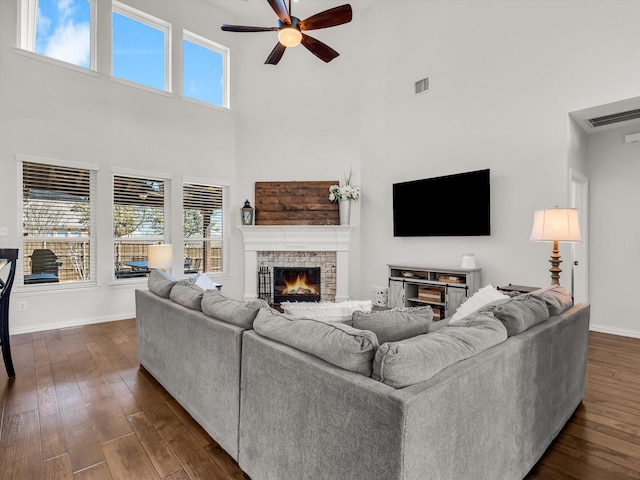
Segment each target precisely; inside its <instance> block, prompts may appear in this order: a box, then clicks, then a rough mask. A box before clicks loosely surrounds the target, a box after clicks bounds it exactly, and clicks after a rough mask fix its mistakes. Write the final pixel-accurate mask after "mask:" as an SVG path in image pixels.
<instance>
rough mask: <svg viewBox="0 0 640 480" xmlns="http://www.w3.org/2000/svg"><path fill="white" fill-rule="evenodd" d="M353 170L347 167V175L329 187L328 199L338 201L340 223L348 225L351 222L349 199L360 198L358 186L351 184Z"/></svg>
mask: <svg viewBox="0 0 640 480" xmlns="http://www.w3.org/2000/svg"><path fill="white" fill-rule="evenodd" d="M352 177H353V170H351V169H349V176H346V175H345V177H344V182H342V183H341V184H340V185H331V186H330V187H329V200H330V201H332V202H339V205H340V225H349V223H350V222H351V200H353V201H355V202H357V201H358V200H360V186H359V185H353V184H352V183H351V182H352Z"/></svg>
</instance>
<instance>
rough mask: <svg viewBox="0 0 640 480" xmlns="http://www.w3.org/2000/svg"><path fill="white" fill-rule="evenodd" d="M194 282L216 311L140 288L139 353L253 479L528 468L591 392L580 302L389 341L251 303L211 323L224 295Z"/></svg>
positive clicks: (469, 475) (585, 311) (499, 309)
mask: <svg viewBox="0 0 640 480" xmlns="http://www.w3.org/2000/svg"><path fill="white" fill-rule="evenodd" d="M174 288H175V287H174ZM172 291H173V290H172ZM196 293H197V292H196ZM199 293H200V295H201V299H200V301H201V305H202V309H203V310H205V311H207V312H208V314H209V315H207V314H205V313H203V312H202V311H197V309H192V308H193V307H196V306H197V305H196V304H197V302H194V303H192V304H190V306H191V307H192V308H187V307H184V306H182V305H180V304H178V303H176V302H175V301H174V300H171V299H167V298H162V297H160V296H159V295H157V294H155V293H152V292H147V291H142V290H139V291H137V292H136V310H137V326H138V347H139V359H140V363H141V364H142V365H143V366H144V367H145V368H146V369H147V370H148V371H149V372H150V373H151V374H152V375H153V376H154V377H155V378H156V379H157V380H158V381H159V382H160V383H161V384H162V385H163V386H164V387H165V388H166V389H167V390H168V391H169V393H170V394H171V395H173V396H174V397H175V398H176V399H177V400H178V401H179V402H180V403H181V404H182V405H183V406H184V407H185V409H186V410H187V411H189V412H190V413H191V415H192V416H193V417H194V418H195V419H196V421H198V422H199V423H200V424H201V425H202V426H203V428H205V430H206V431H207V432H208V433H209V434H210V435H211V436H212V437H213V438H214V439H215V440H216V441H217V442H218V443H219V444H220V445H221V446H222V447H223V448H224V449H225V450H226V451H227V452H228V453H229V454H230V455H231V456H232V457H233V458H234V459H236V461H237V462H238V464H239V466H240V467H241V468H242V470H243V471H245V472H246V473H247V474H248V475H249V476H250V477H251V478H252V479H253V480H289V479H290V480H294V479H295V480H303V479H308V480H322V479H326V480H347V479H353V480H360V479H362V480H365V479H366V480H368V479H370V478H381V479H384V480H418V479H421V480H422V479H455V480H461V479H463V480H464V479H491V480H499V479H505V480H511V479H521V478H523V477H524V476H525V475H526V474H527V473H528V471H529V470H530V469H531V468H532V467H533V466H534V465H535V463H536V462H537V461H538V459H539V458H540V457H541V455H542V454H543V453H544V451H545V450H546V448H547V447H548V446H549V445H550V443H551V442H552V441H553V439H554V438H555V437H556V435H557V434H558V433H559V432H560V430H561V429H562V427H563V426H564V424H565V423H566V422H567V420H568V419H569V418H570V417H571V415H572V413H573V412H574V410H575V409H576V408H577V407H578V405H579V404H580V402H581V400H582V397H583V393H584V381H585V371H586V359H587V336H588V326H589V306H588V305H586V304H582V305H576V306H568V305H565V306H564V307H562V308H557V307H558V306H557V305H554V304H553V299H552V301H551V304H549V305H548V307H549V309H550V310H551V312H550V313H549V309H548V310H547V315H546V317H545V318H543V319H540V318H538V317H539V313H537V311H536V309H538V311H539V310H540V299H539V298H537V299H536V298H534V299H531V300H528V299H527V298H523V299H519V300H515V299H513V300H509V301H507V302H504V304H497V305H496V304H494V305H490V306H488V307H486V308H484V309H483V310H482V311H480V312H476V313H475V314H474V315H472V316H468V317H465V318H464V319H462V320H458V321H457V322H451V324H450V325H447V326H444V327H442V328H439V329H438V330H437V331H435V332H434V331H433V330H435V329H431V330H430V333H427V334H422V335H418V336H415V337H412V338H408V339H401V340H397V341H395V342H388V343H384V344H383V345H382V346H380V345H379V343H378V342H377V335H376V334H375V333H372V332H371V331H367V330H361V329H355V328H353V327H352V326H349V325H338V324H326V323H324V322H318V321H315V320H304V319H291V318H287V317H284V316H282V315H281V314H279V313H277V312H275V311H272V310H270V309H269V308H268V307H264V306H263V307H262V308H260V305H259V304H256V303H255V302H254V303H251V308H249V309H248V310H247V306H246V305H243V304H242V302H237V301H236V302H237V304H236V305H234V304H233V303H231V304H229V302H233V301H232V300H231V299H228V298H227V299H225V301H226V302H227V303H226V304H225V305H224V309H222V311H223V313H224V315H222V316H224V317H225V320H221V319H218V318H213V316H215V314H216V311H220V310H216V308H213V309H212V308H206V305H207V304H211V298H214V297H215V299H216V301H217V302H221V300H220V299H221V298H224V297H223V296H222V295H221V294H220V293H219V292H217V293H214V292H209V291H206V292H199ZM536 302H537V303H536ZM183 303H188V302H183ZM223 303H224V302H223ZM542 305H544V302H542ZM234 308H239V309H242V310H238V311H239V312H240V314H241V315H242V318H243V323H242V325H243V326H238V325H233V324H231V323H229V320H230V319H231V318H233V316H234V314H233V312H234ZM545 308H547V307H545ZM565 308H568V309H565ZM514 309H516V310H518V309H519V310H518V311H525V314H524V317H522V316H521V315H520V313H518V312H516V313H515V314H514ZM251 315H254V316H256V315H257V318H256V320H255V322H253V327H254V329H250V328H246V327H249V326H250V323H251V322H250V318H251ZM519 315H520V316H519ZM527 316H528V317H527ZM534 317H535V318H534ZM523 318H524V320H523ZM527 318H529V319H528V320H527ZM531 319H533V320H531ZM403 321H404V320H403ZM421 321H422V320H421ZM441 322H442V321H441ZM441 322H438V325H442V323H441ZM373 323H375V322H373ZM421 328H422V327H421ZM411 329H413V330H415V325H412V326H410V328H409V330H411ZM374 330H375V329H374ZM507 331H509V335H508V333H507ZM380 335H381V336H383V334H382V333H380ZM434 352H435V353H434ZM447 358H449V360H447ZM407 362H409V363H411V362H414V363H412V364H410V365H409V366H408V367H407V368H404V367H403V365H405V367H406V363H407ZM416 362H417V363H416ZM420 362H422V365H421V363H420ZM391 367H393V368H391ZM403 368H404V369H403ZM416 372H418V373H416ZM369 373H370V375H369ZM394 382H395V384H396V385H405V386H402V387H401V388H397V387H396V386H392V385H393V384H394Z"/></svg>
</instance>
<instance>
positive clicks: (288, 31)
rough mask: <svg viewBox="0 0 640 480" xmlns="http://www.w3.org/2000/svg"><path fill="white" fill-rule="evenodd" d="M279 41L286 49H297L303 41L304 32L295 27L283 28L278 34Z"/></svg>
mask: <svg viewBox="0 0 640 480" xmlns="http://www.w3.org/2000/svg"><path fill="white" fill-rule="evenodd" d="M278 41H279V42H280V43H281V44H282V45H284V46H285V47H297V46H298V45H300V42H301V41H302V32H300V30H298V29H297V28H293V27H284V28H281V29H280V31H279V32H278Z"/></svg>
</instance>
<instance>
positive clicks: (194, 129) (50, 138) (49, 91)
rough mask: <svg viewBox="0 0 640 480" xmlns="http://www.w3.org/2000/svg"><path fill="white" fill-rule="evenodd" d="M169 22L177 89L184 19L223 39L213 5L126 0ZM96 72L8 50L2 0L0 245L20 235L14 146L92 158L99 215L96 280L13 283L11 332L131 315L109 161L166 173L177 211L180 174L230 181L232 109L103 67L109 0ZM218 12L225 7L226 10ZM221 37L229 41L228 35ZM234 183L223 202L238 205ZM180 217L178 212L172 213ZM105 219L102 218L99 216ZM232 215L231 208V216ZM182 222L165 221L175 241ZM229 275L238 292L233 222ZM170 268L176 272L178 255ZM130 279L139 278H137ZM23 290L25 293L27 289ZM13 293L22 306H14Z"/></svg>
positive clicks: (8, 18)
mask: <svg viewBox="0 0 640 480" xmlns="http://www.w3.org/2000/svg"><path fill="white" fill-rule="evenodd" d="M127 3H129V4H131V5H132V6H134V7H136V8H139V9H140V10H143V11H145V12H147V13H150V14H152V15H155V16H157V17H159V18H162V19H164V20H167V21H169V22H171V23H172V24H173V28H174V35H173V46H174V48H173V51H174V59H173V60H174V68H175V69H177V75H175V77H174V88H175V91H177V92H181V80H180V75H181V74H180V71H181V70H180V57H181V48H182V47H181V45H182V41H181V37H182V28H186V29H188V30H190V31H192V32H194V33H197V34H200V35H203V36H206V37H208V38H211V39H212V40H214V41H217V42H219V43H226V44H227V45H229V43H230V41H232V39H231V38H228V37H226V36H223V35H222V32H220V31H219V28H218V25H219V24H220V23H222V16H223V14H222V13H221V12H218V11H217V10H215V9H214V8H211V7H210V6H209V5H207V4H205V3H203V2H201V1H198V0H186V1H185V0H183V1H181V2H179V3H180V5H179V8H176V6H177V5H176V3H177V2H157V1H149V0H147V1H134V0H131V1H129V2H127ZM98 8H99V11H98V30H97V31H98V37H99V42H98V46H99V51H98V68H99V72H98V74H97V75H88V74H84V73H79V72H77V71H74V70H71V69H69V68H65V67H61V66H59V65H56V64H52V63H50V62H45V61H40V60H37V59H34V58H32V57H29V56H25V55H23V54H20V53H16V51H15V50H14V48H13V47H14V46H15V44H16V43H15V39H16V27H15V25H16V2H15V1H9V0H7V1H2V2H0V71H2V75H0V169H1V170H0V172H1V173H0V205H1V206H2V208H0V226H8V227H9V236H8V237H0V246H1V247H6V248H11V247H16V246H17V245H18V239H19V235H21V232H20V231H19V228H18V226H19V224H20V222H21V221H20V219H19V218H18V215H17V208H16V200H17V198H18V195H19V186H18V185H16V178H17V177H16V175H17V173H16V157H15V156H16V154H23V155H32V156H38V157H47V158H53V159H60V160H67V161H73V162H84V163H92V164H97V165H99V168H100V170H99V172H98V198H97V202H98V205H97V208H98V215H99V218H102V219H103V221H102V222H101V223H100V224H99V225H98V229H97V248H98V252H97V253H98V270H97V273H98V286H96V287H89V288H82V289H75V290H50V291H48V292H42V291H40V289H37V290H38V292H37V293H34V289H31V290H30V291H29V289H28V288H24V287H23V288H19V287H16V288H15V289H14V292H13V293H12V301H11V332H12V333H19V332H24V331H32V330H39V329H45V328H54V327H57V326H61V325H66V324H78V323H86V322H94V321H100V320H110V319H119V318H130V317H132V316H133V315H134V311H135V308H134V296H133V295H134V288H135V286H132V285H127V286H123V285H122V284H120V285H117V286H116V285H114V284H112V280H111V275H112V268H113V259H112V248H113V247H112V245H113V243H112V236H111V235H112V233H111V203H110V201H111V188H112V187H111V170H110V169H111V167H125V168H130V169H137V170H144V171H149V172H163V173H164V172H166V173H169V174H170V175H171V176H172V180H173V182H174V186H175V191H174V195H173V198H172V200H173V202H174V204H173V211H174V213H176V214H177V215H180V212H181V210H180V208H181V206H180V203H179V202H180V196H181V194H180V190H181V182H182V176H190V177H200V178H209V179H216V180H223V181H228V182H231V183H232V185H234V187H235V182H236V165H235V154H236V152H235V149H236V137H237V134H236V116H235V114H234V113H233V112H229V111H223V110H222V109H215V108H209V107H204V106H201V105H197V104H195V103H192V102H186V101H184V100H182V99H181V98H180V95H179V94H176V95H163V94H159V93H152V92H149V91H145V90H142V89H139V88H136V87H132V86H129V85H124V84H122V83H119V82H116V81H113V80H111V79H110V78H109V73H110V71H109V70H110V60H109V59H110V46H109V44H108V39H109V31H110V22H111V20H110V3H109V2H98ZM224 16H225V18H226V17H227V15H224ZM227 41H229V42H227ZM235 193H236V192H235V188H233V189H232V191H231V207H232V210H233V211H236V210H239V208H240V206H241V204H240V201H239V200H237V199H236V194H235ZM178 218H180V217H178ZM105 220H106V221H105ZM236 223H239V213H238V215H232V224H233V225H235V224H236ZM181 228H182V222H181V221H177V222H175V223H174V225H173V227H172V237H173V239H174V243H176V241H175V240H178V241H177V243H178V244H180V243H181V242H180V241H179V239H180V237H181ZM233 230H234V231H233V232H232V233H233V239H234V243H233V245H232V252H231V255H232V257H231V267H232V275H231V276H228V277H224V278H221V279H219V280H218V281H220V282H221V283H223V284H224V286H225V290H226V291H228V292H229V293H230V294H236V295H241V294H242V285H243V281H242V277H241V276H238V275H237V274H235V272H240V271H242V264H241V262H242V252H241V249H240V248H239V246H238V244H239V236H238V235H237V234H236V232H235V230H236V229H235V227H233ZM175 263H176V265H175V266H174V272H179V275H177V276H182V269H181V263H182V262H181V260H180V259H179V258H177V259H176V261H175ZM136 286H137V287H143V288H144V287H146V283H145V282H144V281H142V282H140V283H138V284H137V285H136ZM30 292H31V293H30ZM20 301H26V302H27V310H26V311H18V308H17V305H18V302H20Z"/></svg>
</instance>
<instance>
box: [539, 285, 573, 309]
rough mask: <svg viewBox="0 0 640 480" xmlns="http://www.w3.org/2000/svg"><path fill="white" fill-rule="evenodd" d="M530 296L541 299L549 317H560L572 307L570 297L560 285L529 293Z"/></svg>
mask: <svg viewBox="0 0 640 480" xmlns="http://www.w3.org/2000/svg"><path fill="white" fill-rule="evenodd" d="M531 295H536V296H538V297H542V299H543V300H544V301H545V303H546V304H547V308H548V309H549V316H551V317H553V316H555V315H560V314H561V313H562V312H564V311H566V310H569V309H570V308H571V307H572V306H573V299H572V298H571V295H570V294H569V292H567V290H566V289H565V288H564V287H563V286H562V285H549V286H548V287H543V288H541V289H539V290H535V291H533V292H531Z"/></svg>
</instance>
